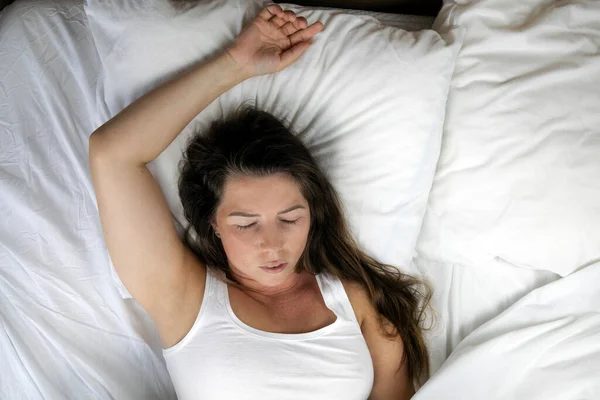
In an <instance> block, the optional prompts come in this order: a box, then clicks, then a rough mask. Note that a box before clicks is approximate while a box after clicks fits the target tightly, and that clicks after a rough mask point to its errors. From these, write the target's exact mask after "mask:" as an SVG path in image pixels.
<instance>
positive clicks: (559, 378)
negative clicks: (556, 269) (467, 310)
mask: <svg viewBox="0 0 600 400" xmlns="http://www.w3.org/2000/svg"><path fill="white" fill-rule="evenodd" d="M599 282H600V263H596V264H594V265H591V266H588V267H586V268H584V269H582V270H579V271H577V272H575V273H573V274H572V275H570V276H568V277H566V278H563V279H560V280H558V281H556V282H553V283H550V284H548V285H546V286H544V287H542V288H540V289H537V290H534V291H533V292H531V293H529V294H528V295H527V296H525V297H524V298H523V299H521V300H520V301H518V302H517V303H515V304H514V305H513V306H512V307H510V308H509V309H508V310H506V311H505V312H503V313H502V314H500V315H499V316H497V317H496V318H494V319H493V320H491V321H490V322H488V323H486V324H484V325H483V326H482V327H480V328H479V329H477V330H475V331H474V332H473V333H471V334H470V335H469V336H468V337H467V338H466V339H465V340H463V341H462V342H461V343H460V345H458V347H457V348H456V349H455V350H454V352H453V353H452V354H451V355H450V357H449V358H448V360H447V361H446V363H445V364H444V366H443V367H442V368H441V369H440V370H439V371H438V373H437V374H436V375H435V376H434V377H433V378H432V379H430V380H429V381H428V382H427V383H426V384H425V386H424V387H423V388H421V390H420V391H419V392H418V393H417V395H416V396H415V397H414V399H415V400H425V399H436V400H444V399H457V400H458V399H460V400H470V399H473V400H483V399H485V400H496V399H497V400H510V399H515V400H517V399H519V400H520V399H527V400H536V399H539V400H547V399H553V400H567V399H570V400H583V399H586V400H595V399H600V288H599Z"/></svg>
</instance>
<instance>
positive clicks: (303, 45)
mask: <svg viewBox="0 0 600 400" xmlns="http://www.w3.org/2000/svg"><path fill="white" fill-rule="evenodd" d="M309 47H310V43H309V42H300V43H298V44H296V45H295V46H292V47H291V48H290V49H288V50H286V51H284V52H283V53H281V69H284V68H285V67H287V66H288V65H290V64H292V63H293V62H294V61H296V60H297V59H298V57H300V56H301V55H302V53H304V50H306V49H308V48H309Z"/></svg>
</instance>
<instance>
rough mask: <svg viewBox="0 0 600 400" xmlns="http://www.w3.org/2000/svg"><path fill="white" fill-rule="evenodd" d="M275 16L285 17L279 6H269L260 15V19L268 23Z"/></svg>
mask: <svg viewBox="0 0 600 400" xmlns="http://www.w3.org/2000/svg"><path fill="white" fill-rule="evenodd" d="M274 15H277V16H280V17H283V9H282V8H281V7H280V6H279V5H278V4H269V5H268V6H266V7H265V8H264V9H263V10H262V11H261V12H260V13H258V17H259V18H262V19H264V20H265V21H268V20H269V19H271V17H273V16H274Z"/></svg>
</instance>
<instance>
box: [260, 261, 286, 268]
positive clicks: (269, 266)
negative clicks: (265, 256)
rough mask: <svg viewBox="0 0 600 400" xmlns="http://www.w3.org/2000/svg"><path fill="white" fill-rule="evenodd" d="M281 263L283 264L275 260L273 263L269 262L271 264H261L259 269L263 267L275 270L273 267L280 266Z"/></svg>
mask: <svg viewBox="0 0 600 400" xmlns="http://www.w3.org/2000/svg"><path fill="white" fill-rule="evenodd" d="M283 263H285V261H281V260H275V261H271V262H268V263H266V264H263V265H261V267H264V268H275V267H278V266H280V265H281V264H283Z"/></svg>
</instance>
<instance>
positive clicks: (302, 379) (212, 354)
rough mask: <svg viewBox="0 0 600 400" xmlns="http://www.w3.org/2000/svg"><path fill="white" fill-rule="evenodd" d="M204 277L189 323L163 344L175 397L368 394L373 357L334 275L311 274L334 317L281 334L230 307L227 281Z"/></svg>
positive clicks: (221, 399) (300, 399) (257, 399)
mask: <svg viewBox="0 0 600 400" xmlns="http://www.w3.org/2000/svg"><path fill="white" fill-rule="evenodd" d="M206 277H207V281H206V290H205V292H204V299H203V300H202V307H201V309H200V312H199V314H198V318H197V319H196V322H195V323H194V326H193V327H192V328H191V330H190V332H189V333H188V334H187V335H186V336H185V337H184V338H183V339H182V340H181V341H180V342H179V343H178V344H176V345H175V346H173V347H170V348H169V349H166V350H164V356H165V360H166V363H167V368H168V369H169V373H170V374H171V378H172V379H173V384H174V386H175V390H176V391H177V396H178V398H179V400H192V399H202V400H211V399H215V400H230V399H231V400H235V399H246V400H263V399H286V400H296V399H297V400H305V399H312V400H320V399H322V400H330V399H347V400H352V399H356V400H364V399H366V398H368V397H369V395H370V393H371V389H372V387H373V373H374V372H373V361H372V360H371V355H370V353H369V348H368V347H367V343H366V342H365V339H364V337H363V335H362V332H361V329H360V325H359V324H358V321H357V320H356V317H355V315H354V311H353V309H352V305H351V304H350V300H349V299H348V296H347V295H346V292H345V290H344V287H343V285H342V283H341V282H340V280H339V279H338V278H336V277H334V276H331V275H328V274H324V273H323V274H319V275H317V276H316V279H317V284H318V285H319V288H320V290H321V294H322V296H323V300H324V302H325V304H326V306H327V307H328V308H329V309H330V310H331V311H333V313H334V314H335V315H336V316H337V319H336V320H335V322H333V323H332V324H330V325H328V326H325V327H324V328H321V329H318V330H315V331H312V332H308V333H299V334H282V333H272V332H265V331H261V330H258V329H255V328H253V327H251V326H249V325H246V324H245V323H244V322H242V321H241V320H240V319H239V318H238V317H237V316H236V315H235V313H234V311H233V309H232V308H231V304H230V303H229V294H228V289H227V285H226V284H225V283H224V282H222V281H220V280H219V279H218V278H217V277H216V276H214V275H213V273H212V272H211V270H210V269H209V270H208V272H207V275H206ZM231 382H235V384H234V385H232V384H231Z"/></svg>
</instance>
